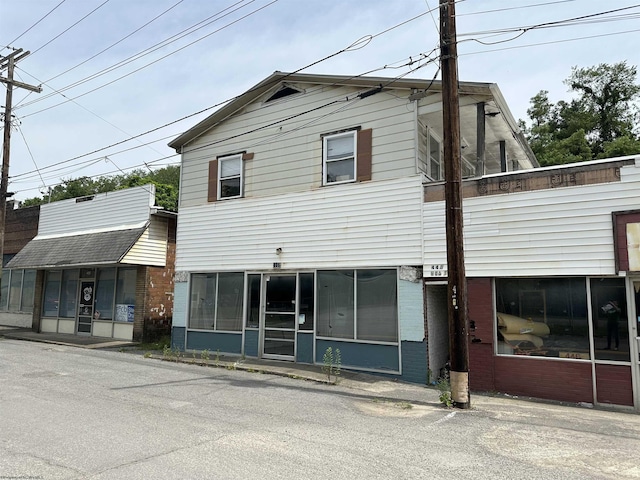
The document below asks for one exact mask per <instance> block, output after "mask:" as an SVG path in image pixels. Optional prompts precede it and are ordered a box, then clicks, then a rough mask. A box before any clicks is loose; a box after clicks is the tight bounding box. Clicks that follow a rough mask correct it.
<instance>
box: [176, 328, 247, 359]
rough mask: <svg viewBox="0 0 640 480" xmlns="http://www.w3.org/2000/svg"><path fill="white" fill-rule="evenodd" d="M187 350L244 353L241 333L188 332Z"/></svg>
mask: <svg viewBox="0 0 640 480" xmlns="http://www.w3.org/2000/svg"><path fill="white" fill-rule="evenodd" d="M187 350H209V351H210V352H216V351H218V350H219V351H220V353H233V354H237V355H240V354H241V353H242V334H241V333H220V332H187Z"/></svg>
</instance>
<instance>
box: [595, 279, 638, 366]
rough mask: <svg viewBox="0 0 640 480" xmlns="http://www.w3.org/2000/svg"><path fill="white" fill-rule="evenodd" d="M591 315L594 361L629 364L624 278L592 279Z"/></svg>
mask: <svg viewBox="0 0 640 480" xmlns="http://www.w3.org/2000/svg"><path fill="white" fill-rule="evenodd" d="M591 312H592V313H591V315H592V321H593V342H594V347H595V352H596V360H618V361H626V362H628V361H629V325H628V321H627V301H626V294H625V279H624V278H592V279H591Z"/></svg>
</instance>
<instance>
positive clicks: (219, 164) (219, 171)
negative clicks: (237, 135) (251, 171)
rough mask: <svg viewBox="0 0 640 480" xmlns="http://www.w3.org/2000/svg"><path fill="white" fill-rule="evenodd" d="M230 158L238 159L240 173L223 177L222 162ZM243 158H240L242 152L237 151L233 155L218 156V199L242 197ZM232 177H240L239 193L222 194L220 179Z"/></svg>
mask: <svg viewBox="0 0 640 480" xmlns="http://www.w3.org/2000/svg"><path fill="white" fill-rule="evenodd" d="M230 160H239V161H240V174H239V175H229V176H227V177H223V176H222V164H223V163H224V162H226V161H230ZM242 162H243V160H242V154H241V153H238V154H235V155H227V156H226V157H219V158H218V180H217V182H218V188H217V190H218V200H228V199H231V198H240V197H242V194H243V193H244V165H243V163H242ZM234 178H239V179H240V193H239V194H238V195H233V196H222V181H223V180H231V179H234Z"/></svg>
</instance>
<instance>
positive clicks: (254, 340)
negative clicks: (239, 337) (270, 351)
mask: <svg viewBox="0 0 640 480" xmlns="http://www.w3.org/2000/svg"><path fill="white" fill-rule="evenodd" d="M258 333H259V332H258V331H257V330H245V332H244V354H245V355H246V356H247V357H257V356H258V339H259V335H258Z"/></svg>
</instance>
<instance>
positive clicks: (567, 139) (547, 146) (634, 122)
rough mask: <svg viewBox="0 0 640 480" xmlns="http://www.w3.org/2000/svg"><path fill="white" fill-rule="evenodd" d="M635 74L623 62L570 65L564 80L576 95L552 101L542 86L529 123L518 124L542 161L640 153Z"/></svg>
mask: <svg viewBox="0 0 640 480" xmlns="http://www.w3.org/2000/svg"><path fill="white" fill-rule="evenodd" d="M636 75H637V69H636V67H633V66H629V65H627V64H626V62H620V63H615V64H613V65H609V64H605V63H603V64H600V65H597V66H595V67H589V68H577V67H574V68H573V69H572V70H571V75H570V76H569V78H567V79H566V80H565V82H564V83H565V84H566V85H568V86H569V91H571V92H573V93H574V94H576V98H574V99H572V100H570V101H564V100H560V101H559V102H558V103H556V104H554V103H553V102H551V101H550V100H549V92H548V91H546V90H541V91H540V92H539V93H538V94H537V95H535V96H533V97H532V98H531V107H530V108H529V109H528V110H527V115H528V117H529V120H530V126H528V125H527V124H526V123H525V122H522V121H521V125H522V126H524V132H525V134H526V136H527V138H528V140H529V143H530V145H531V149H532V150H533V152H534V153H535V154H536V156H537V157H538V161H539V162H540V164H541V165H543V166H544V165H557V164H563V163H572V162H579V161H586V160H592V159H596V158H607V157H612V156H621V155H632V154H636V153H640V135H639V131H638V121H639V120H640V114H639V108H638V99H640V85H639V84H637V83H636Z"/></svg>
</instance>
